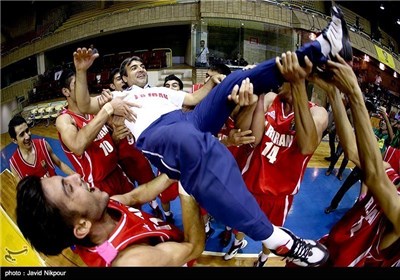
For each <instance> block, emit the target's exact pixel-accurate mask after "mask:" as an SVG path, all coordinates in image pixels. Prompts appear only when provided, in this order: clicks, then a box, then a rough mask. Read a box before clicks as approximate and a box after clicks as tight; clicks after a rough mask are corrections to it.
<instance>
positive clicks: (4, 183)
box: [0, 123, 354, 267]
mask: <svg viewBox="0 0 400 280" xmlns="http://www.w3.org/2000/svg"><path fill="white" fill-rule="evenodd" d="M44 124H45V123H41V124H38V125H35V126H34V127H32V128H31V132H32V134H35V135H39V136H44V137H50V138H53V139H58V135H57V130H56V128H55V126H54V124H51V125H49V126H48V127H46V126H45V125H44ZM10 143H11V140H10V137H9V135H8V133H4V134H1V149H3V148H4V147H5V146H7V145H8V144H10ZM328 155H329V146H328V142H327V141H322V142H321V144H320V145H319V147H318V149H317V150H316V152H315V153H314V155H313V157H312V158H311V160H310V162H309V165H308V167H327V166H328V162H327V161H326V160H325V159H324V157H326V156H328ZM340 163H341V160H339V161H338V163H337V164H336V166H339V165H340ZM353 166H354V164H353V163H351V162H349V164H348V166H347V167H350V168H352V167H353ZM15 195H16V193H15V182H14V179H13V176H12V174H11V173H10V172H7V171H5V172H3V173H2V174H1V197H0V198H1V200H0V202H1V205H2V206H3V208H4V209H5V210H6V212H7V213H9V215H10V217H11V218H12V219H13V220H14V221H15V211H14V210H15ZM42 257H43V259H44V261H45V263H46V265H48V266H85V265H84V263H83V262H82V261H81V260H80V259H79V257H77V255H75V254H74V253H72V251H71V250H70V249H67V250H65V251H64V252H63V254H62V255H60V256H57V257H46V256H43V255H42ZM256 258H257V256H256V255H255V256H254V257H236V258H234V259H232V260H230V261H224V260H223V259H222V255H221V254H213V253H211V252H205V253H204V254H203V255H202V256H201V257H200V258H199V259H198V260H197V263H196V266H225V267H226V266H228V267H236V266H247V267H251V266H252V265H253V262H254V261H255V260H256ZM265 266H267V267H269V266H272V267H281V266H284V262H283V261H282V260H281V258H278V257H272V258H270V259H269V260H268V262H267V263H266V265H265Z"/></svg>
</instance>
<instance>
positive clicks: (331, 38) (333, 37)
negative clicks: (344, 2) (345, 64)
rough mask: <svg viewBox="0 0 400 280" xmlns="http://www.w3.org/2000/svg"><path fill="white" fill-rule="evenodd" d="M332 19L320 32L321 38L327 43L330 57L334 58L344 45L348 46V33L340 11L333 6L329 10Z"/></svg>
mask: <svg viewBox="0 0 400 280" xmlns="http://www.w3.org/2000/svg"><path fill="white" fill-rule="evenodd" d="M331 16H332V19H331V21H330V22H329V24H328V26H327V27H325V29H324V30H322V36H323V37H324V39H325V40H326V41H328V43H329V45H330V47H331V51H330V56H331V58H332V57H335V56H336V55H337V54H338V53H339V52H340V51H341V50H342V49H343V47H344V46H345V45H348V44H347V42H348V41H349V31H348V30H347V24H346V21H345V20H344V15H343V13H342V10H341V9H340V8H339V7H337V6H333V7H332V9H331Z"/></svg>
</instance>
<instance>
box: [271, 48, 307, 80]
mask: <svg viewBox="0 0 400 280" xmlns="http://www.w3.org/2000/svg"><path fill="white" fill-rule="evenodd" d="M304 61H305V63H306V67H305V68H303V67H301V66H300V64H299V60H298V59H297V54H296V53H295V52H290V51H288V52H286V53H283V54H282V56H281V57H276V59H275V62H276V66H277V67H278V69H279V71H280V72H281V74H282V76H283V77H284V78H285V80H286V81H288V82H290V83H296V82H299V81H301V80H304V79H305V78H306V77H307V76H308V75H309V74H310V73H311V71H312V66H313V65H312V62H311V61H310V59H308V57H307V56H305V57H304Z"/></svg>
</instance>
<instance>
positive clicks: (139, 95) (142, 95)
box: [133, 92, 168, 99]
mask: <svg viewBox="0 0 400 280" xmlns="http://www.w3.org/2000/svg"><path fill="white" fill-rule="evenodd" d="M133 96H134V98H135V99H139V98H145V97H160V98H164V99H168V95H167V94H165V93H161V92H149V93H147V94H144V93H142V94H134V95H133Z"/></svg>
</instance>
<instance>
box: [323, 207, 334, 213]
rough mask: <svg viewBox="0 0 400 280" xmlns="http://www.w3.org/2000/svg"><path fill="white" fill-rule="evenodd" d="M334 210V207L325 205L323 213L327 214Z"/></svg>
mask: <svg viewBox="0 0 400 280" xmlns="http://www.w3.org/2000/svg"><path fill="white" fill-rule="evenodd" d="M335 210H336V208H334V207H332V206H329V207H326V208H325V211H324V212H325V214H329V213H331V212H333V211H335Z"/></svg>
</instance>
